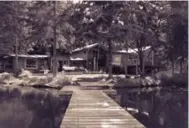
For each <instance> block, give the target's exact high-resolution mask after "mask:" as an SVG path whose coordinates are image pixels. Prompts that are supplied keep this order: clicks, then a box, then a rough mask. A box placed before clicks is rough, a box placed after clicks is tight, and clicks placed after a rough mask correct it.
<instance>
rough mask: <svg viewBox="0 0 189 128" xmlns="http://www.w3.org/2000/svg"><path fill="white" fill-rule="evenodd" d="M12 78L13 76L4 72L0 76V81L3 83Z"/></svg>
mask: <svg viewBox="0 0 189 128" xmlns="http://www.w3.org/2000/svg"><path fill="white" fill-rule="evenodd" d="M12 78H14V76H13V75H12V74H11V73H7V72H4V73H1V74H0V81H1V82H4V81H5V80H10V79H12Z"/></svg>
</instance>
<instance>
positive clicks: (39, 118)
mask: <svg viewBox="0 0 189 128" xmlns="http://www.w3.org/2000/svg"><path fill="white" fill-rule="evenodd" d="M30 89H31V88H30ZM56 94H57V92H56ZM69 98H70V96H68V97H64V96H63V97H59V96H57V95H52V94H51V93H48V92H47V91H44V90H42V91H39V90H37V89H35V90H32V91H28V92H26V93H22V92H21V91H20V90H18V89H13V90H10V89H1V88H0V108H1V112H0V127H3V128H26V127H27V128H59V126H60V123H61V120H62V118H63V116H64V113H65V111H66V108H67V106H68V103H69ZM3 108H5V110H4V111H2V109H3ZM3 119H4V120H3ZM6 120H7V121H6ZM10 122H12V123H10ZM16 122H17V123H16Z"/></svg>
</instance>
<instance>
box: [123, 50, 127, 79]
mask: <svg viewBox="0 0 189 128" xmlns="http://www.w3.org/2000/svg"><path fill="white" fill-rule="evenodd" d="M127 62H128V55H127V54H124V70H125V79H126V78H127V74H128V70H127V67H128V64H127Z"/></svg>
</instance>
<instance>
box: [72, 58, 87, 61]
mask: <svg viewBox="0 0 189 128" xmlns="http://www.w3.org/2000/svg"><path fill="white" fill-rule="evenodd" d="M70 60H72V61H80V60H84V59H83V58H79V57H77V58H73V57H70Z"/></svg>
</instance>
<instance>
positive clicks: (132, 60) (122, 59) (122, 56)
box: [112, 46, 157, 74]
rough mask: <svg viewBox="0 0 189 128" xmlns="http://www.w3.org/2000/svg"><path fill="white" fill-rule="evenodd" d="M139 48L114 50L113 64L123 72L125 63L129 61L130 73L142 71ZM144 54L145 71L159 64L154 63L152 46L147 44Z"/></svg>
mask: <svg viewBox="0 0 189 128" xmlns="http://www.w3.org/2000/svg"><path fill="white" fill-rule="evenodd" d="M137 52H138V50H137V49H131V48H129V49H128V50H127V51H126V50H118V51H114V52H113V55H112V65H113V66H114V67H119V69H120V70H121V71H122V72H121V73H123V71H124V65H125V64H126V62H127V71H128V74H138V72H140V63H139V57H138V53H137ZM143 54H144V56H145V72H146V73H149V72H151V71H152V70H153V69H156V68H157V66H156V65H155V63H154V54H153V51H151V47H150V46H147V47H144V48H143Z"/></svg>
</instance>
